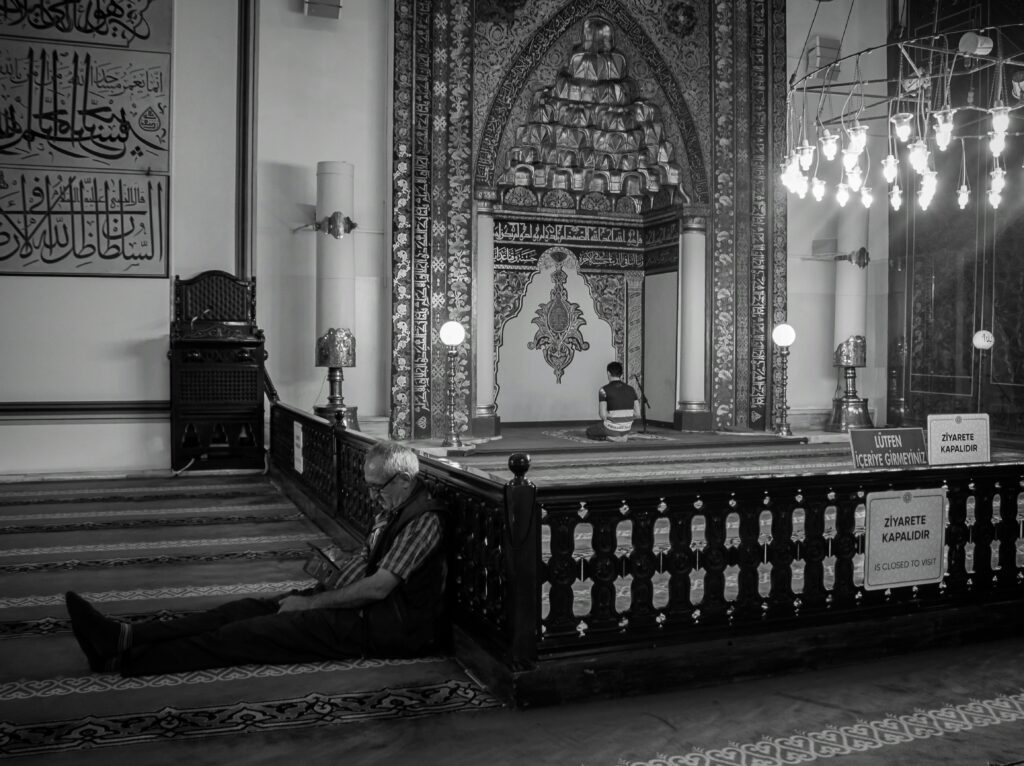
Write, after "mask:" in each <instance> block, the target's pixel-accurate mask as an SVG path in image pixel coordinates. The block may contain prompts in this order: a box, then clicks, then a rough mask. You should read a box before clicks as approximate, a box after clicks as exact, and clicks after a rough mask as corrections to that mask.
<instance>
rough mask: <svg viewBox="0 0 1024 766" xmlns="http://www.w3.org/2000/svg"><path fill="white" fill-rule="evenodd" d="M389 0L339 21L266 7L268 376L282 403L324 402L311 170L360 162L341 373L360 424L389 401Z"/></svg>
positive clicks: (262, 294) (263, 190)
mask: <svg viewBox="0 0 1024 766" xmlns="http://www.w3.org/2000/svg"><path fill="white" fill-rule="evenodd" d="M390 6H391V3H390V2H382V0H348V2H346V3H345V6H344V9H343V10H342V12H341V18H340V19H338V20H333V19H323V18H314V17H307V16H305V15H304V14H303V13H302V3H301V2H298V1H297V0H294V1H292V2H280V1H278V2H263V3H261V4H260V39H259V97H258V122H257V124H258V128H257V130H258V135H257V147H258V148H257V157H258V168H257V178H256V207H257V211H256V267H255V268H256V274H257V292H258V295H259V298H258V300H257V318H258V320H259V324H260V326H261V327H262V328H263V329H264V331H265V332H266V335H267V350H268V351H269V353H270V358H269V359H268V360H267V369H268V371H269V372H270V375H271V377H272V379H273V381H274V384H275V385H276V386H277V389H278V392H279V393H280V394H281V398H282V400H283V401H285V402H288V403H289V404H292V405H294V406H296V407H299V408H302V409H307V410H308V409H311V408H312V407H313V405H314V404H315V403H317V402H324V401H325V400H326V388H324V387H323V381H324V376H325V374H326V370H324V369H318V368H316V367H314V366H313V361H314V359H313V354H314V348H315V343H316V328H315V326H314V325H315V310H314V299H315V295H316V286H315V281H314V280H315V266H316V242H315V237H317V236H323V235H321V234H318V233H316V232H313V231H312V230H309V229H303V230H301V231H295V229H296V228H298V227H300V226H303V225H304V224H307V223H310V222H311V221H312V220H313V218H314V208H315V204H316V164H317V162H319V161H321V160H341V161H345V162H349V163H351V164H352V165H354V166H355V209H354V210H345V211H342V212H344V213H345V214H346V215H348V216H350V217H351V218H352V219H353V220H355V221H356V222H357V223H358V224H359V228H358V229H356V231H355V232H354V233H353V234H350V235H349V236H352V237H354V239H355V259H356V262H355V277H356V296H357V299H356V300H357V306H356V323H355V327H354V328H352V329H353V332H354V333H355V336H356V349H357V359H356V362H357V366H356V367H355V368H352V369H346V370H345V371H344V375H345V381H344V389H343V393H344V396H345V403H346V404H348V405H350V406H357V407H358V408H359V415H360V417H361V418H362V417H368V416H372V415H385V414H387V409H388V405H389V394H388V391H389V377H388V365H389V364H390V357H389V354H388V353H387V349H388V348H389V347H390V331H389V328H390V320H389V317H390V288H391V282H390V259H389V253H390V247H389V246H388V245H387V243H386V242H385V230H386V224H387V220H386V218H385V213H386V212H387V213H388V215H389V214H390V211H388V210H386V200H387V198H388V194H389V190H390V183H389V179H390V177H391V169H390V167H389V165H388V155H389V150H388V146H389V144H388V130H389V126H388V122H387V114H388V111H387V110H388V104H389V103H390V95H389V94H390V92H391V81H390V76H389V74H388V64H387V61H388V50H389V44H390V39H389V32H388V28H389V25H388V19H389V14H390V13H391V11H390Z"/></svg>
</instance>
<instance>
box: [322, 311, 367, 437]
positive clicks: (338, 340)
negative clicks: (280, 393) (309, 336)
mask: <svg viewBox="0 0 1024 766" xmlns="http://www.w3.org/2000/svg"><path fill="white" fill-rule="evenodd" d="M316 366H317V367H326V368H327V383H328V385H329V389H328V393H327V404H320V405H317V406H316V407H314V408H313V412H315V413H316V414H317V415H319V416H320V417H322V418H327V419H328V420H340V421H341V425H343V426H344V427H345V428H351V429H354V430H356V431H358V430H359V417H358V409H359V408H358V407H347V406H346V405H345V399H344V398H343V397H342V394H341V382H342V380H344V375H343V374H342V368H343V367H355V366H356V337H355V335H353V334H352V331H351V330H349V329H348V328H347V327H338V328H334V327H332V328H330V329H329V330H327V332H325V333H324V334H323V335H321V336H320V337H319V338H317V339H316Z"/></svg>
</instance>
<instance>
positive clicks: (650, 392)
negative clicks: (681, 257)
mask: <svg viewBox="0 0 1024 766" xmlns="http://www.w3.org/2000/svg"><path fill="white" fill-rule="evenodd" d="M678 281H679V277H678V275H677V274H676V272H674V271H672V272H669V273H668V274H650V275H648V276H647V278H646V279H644V327H645V328H646V330H645V332H644V391H645V393H646V394H647V401H649V402H650V403H651V405H650V407H648V408H647V417H648V418H649V419H650V420H660V421H662V422H665V423H671V422H672V419H673V418H674V417H675V412H676V356H677V353H678V349H679V346H678V341H677V332H676V328H677V327H678V322H677V321H676V320H677V314H678V313H679V312H678V305H677V303H678V299H677V295H678V292H679V289H678V284H677V283H678Z"/></svg>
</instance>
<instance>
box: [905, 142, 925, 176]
mask: <svg viewBox="0 0 1024 766" xmlns="http://www.w3.org/2000/svg"><path fill="white" fill-rule="evenodd" d="M928 155H929V151H928V146H927V145H926V144H925V142H924V141H922V140H921V139H920V138H919V139H917V140H916V141H915V142H914V143H912V144H911V145H910V157H909V159H910V167H912V168H913V169H914V170H915V171H916V172H918V173H923V172H924V171H925V168H927V167H928Z"/></svg>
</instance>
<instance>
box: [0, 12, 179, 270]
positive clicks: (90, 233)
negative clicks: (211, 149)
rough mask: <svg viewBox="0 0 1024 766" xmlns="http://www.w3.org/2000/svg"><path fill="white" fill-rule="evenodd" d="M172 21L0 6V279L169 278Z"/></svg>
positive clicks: (156, 15)
mask: <svg viewBox="0 0 1024 766" xmlns="http://www.w3.org/2000/svg"><path fill="white" fill-rule="evenodd" d="M171 16H172V5H171V3H170V2H169V1H168V0H117V1H115V0H94V1H93V2H89V3H74V2H72V3H68V2H56V1H55V0H10V1H9V2H4V3H2V4H0V274H17V275H74V276H146V277H166V276H167V275H168V271H169V269H168V258H167V253H168V230H169V227H168V214H169V210H170V198H169V195H168V191H169V187H170V157H169V150H170V126H171V108H170V104H171V42H172V41H171V35H172V25H171V22H172V18H171Z"/></svg>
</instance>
